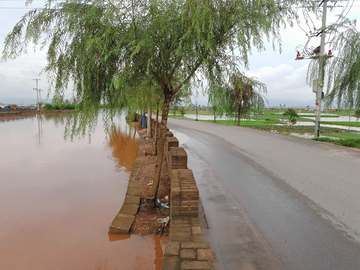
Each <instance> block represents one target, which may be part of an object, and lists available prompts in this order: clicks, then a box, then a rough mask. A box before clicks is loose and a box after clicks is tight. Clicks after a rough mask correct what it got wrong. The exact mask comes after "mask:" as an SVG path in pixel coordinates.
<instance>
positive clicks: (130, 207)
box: [120, 204, 139, 216]
mask: <svg viewBox="0 0 360 270" xmlns="http://www.w3.org/2000/svg"><path fill="white" fill-rule="evenodd" d="M138 210H139V205H138V204H123V206H122V207H121V209H120V213H123V214H128V215H133V216H135V215H136V213H137V212H138Z"/></svg>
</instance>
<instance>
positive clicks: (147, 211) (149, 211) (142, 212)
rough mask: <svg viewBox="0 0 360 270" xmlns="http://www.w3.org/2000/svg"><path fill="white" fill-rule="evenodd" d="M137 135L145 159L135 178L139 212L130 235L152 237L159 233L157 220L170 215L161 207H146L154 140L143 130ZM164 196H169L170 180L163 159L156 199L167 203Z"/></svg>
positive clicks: (154, 157)
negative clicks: (139, 138) (139, 199)
mask: <svg viewBox="0 0 360 270" xmlns="http://www.w3.org/2000/svg"><path fill="white" fill-rule="evenodd" d="M138 133H139V135H140V137H141V138H144V137H145V139H141V140H143V141H142V142H141V143H140V145H139V148H140V151H142V152H144V153H145V156H146V157H147V158H146V159H145V161H144V162H143V164H142V166H141V168H140V171H139V172H138V174H137V176H136V183H137V186H136V187H137V188H138V190H139V192H140V196H141V206H140V209H139V212H138V213H137V215H136V216H135V221H134V223H133V226H132V228H131V233H132V234H137V235H153V234H157V233H160V231H161V228H162V225H161V224H160V223H159V222H158V221H157V219H158V218H165V217H168V216H169V215H170V210H168V209H165V208H163V207H161V206H159V207H158V208H155V209H153V208H150V207H147V205H146V197H147V196H148V194H149V193H150V189H151V182H152V178H153V174H154V170H155V165H156V156H155V139H151V138H149V136H147V135H145V134H146V129H145V128H141V127H140V128H138ZM165 196H170V178H169V175H168V170H167V163H166V160H165V159H164V161H163V167H162V169H161V176H160V184H159V191H158V197H157V198H158V199H160V200H161V201H163V202H167V201H166V200H165ZM169 227H170V226H169V225H168V226H166V227H164V229H163V231H162V236H168V235H169Z"/></svg>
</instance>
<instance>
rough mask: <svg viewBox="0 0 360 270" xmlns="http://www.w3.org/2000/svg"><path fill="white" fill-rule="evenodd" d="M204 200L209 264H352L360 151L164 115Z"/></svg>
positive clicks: (356, 248)
mask: <svg viewBox="0 0 360 270" xmlns="http://www.w3.org/2000/svg"><path fill="white" fill-rule="evenodd" d="M168 125H169V128H170V130H171V131H173V132H174V135H175V136H176V137H177V138H178V139H179V142H180V146H182V147H184V148H185V149H186V150H187V152H188V156H189V157H188V166H189V168H191V169H193V171H194V174H195V177H196V181H197V183H198V186H199V190H200V196H201V200H202V203H203V205H204V209H205V210H204V211H205V214H206V218H207V223H208V229H203V230H202V232H203V238H204V240H206V241H210V243H211V245H212V249H213V251H214V252H216V256H217V259H216V261H215V265H216V268H217V269H245V270H247V269H291V270H293V269H294V270H295V269H360V255H359V254H360V244H359V243H360V242H359V231H360V200H359V197H358V194H359V193H360V177H359V176H358V171H359V168H360V151H358V150H354V149H349V148H343V147H339V146H334V145H329V144H325V143H318V142H314V141H307V140H304V139H299V138H293V137H287V136H282V135H278V134H272V133H269V132H264V131H259V130H252V129H246V128H239V127H233V126H224V125H218V124H212V123H203V122H195V121H186V120H176V119H169V122H168Z"/></svg>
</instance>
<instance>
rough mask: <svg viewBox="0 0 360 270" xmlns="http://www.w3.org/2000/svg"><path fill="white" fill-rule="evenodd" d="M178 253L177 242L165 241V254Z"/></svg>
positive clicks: (177, 254) (176, 254)
mask: <svg viewBox="0 0 360 270" xmlns="http://www.w3.org/2000/svg"><path fill="white" fill-rule="evenodd" d="M179 254H180V243H179V242H167V243H166V247H165V254H164V255H165V256H166V255H174V256H179Z"/></svg>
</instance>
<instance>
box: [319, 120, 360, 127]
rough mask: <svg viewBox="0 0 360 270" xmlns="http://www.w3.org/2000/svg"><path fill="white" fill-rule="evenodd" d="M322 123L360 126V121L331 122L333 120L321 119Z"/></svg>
mask: <svg viewBox="0 0 360 270" xmlns="http://www.w3.org/2000/svg"><path fill="white" fill-rule="evenodd" d="M321 124H326V125H338V126H348V127H349V126H350V127H360V122H331V121H321Z"/></svg>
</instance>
